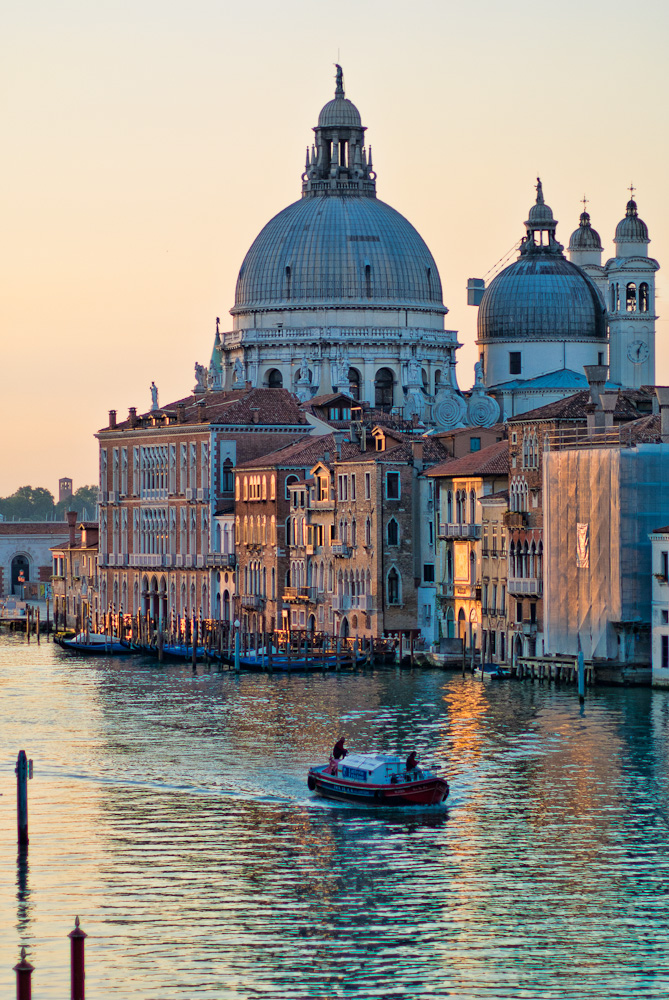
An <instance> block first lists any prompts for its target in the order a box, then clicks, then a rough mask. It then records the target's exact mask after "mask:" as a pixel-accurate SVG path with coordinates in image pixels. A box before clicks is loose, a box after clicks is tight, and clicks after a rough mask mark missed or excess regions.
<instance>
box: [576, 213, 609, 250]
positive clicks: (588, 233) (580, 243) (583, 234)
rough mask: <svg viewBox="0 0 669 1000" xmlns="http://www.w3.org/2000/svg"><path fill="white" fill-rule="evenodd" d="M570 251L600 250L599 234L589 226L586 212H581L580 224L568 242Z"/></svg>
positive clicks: (588, 216)
mask: <svg viewBox="0 0 669 1000" xmlns="http://www.w3.org/2000/svg"><path fill="white" fill-rule="evenodd" d="M569 249H570V250H602V249H603V247H602V241H601V239H600V238H599V233H598V232H597V230H596V229H593V228H592V226H591V225H590V215H589V213H588V212H581V224H580V225H579V227H578V229H575V230H574V232H573V233H572V234H571V238H570V240H569Z"/></svg>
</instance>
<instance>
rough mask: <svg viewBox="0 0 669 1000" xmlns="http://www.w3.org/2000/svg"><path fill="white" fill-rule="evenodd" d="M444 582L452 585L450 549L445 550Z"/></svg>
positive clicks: (451, 554)
mask: <svg viewBox="0 0 669 1000" xmlns="http://www.w3.org/2000/svg"><path fill="white" fill-rule="evenodd" d="M446 582H447V583H453V553H452V551H451V549H447V550H446Z"/></svg>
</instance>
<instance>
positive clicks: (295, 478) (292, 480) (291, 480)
mask: <svg viewBox="0 0 669 1000" xmlns="http://www.w3.org/2000/svg"><path fill="white" fill-rule="evenodd" d="M299 481H300V480H299V477H298V476H286V483H285V493H286V500H290V493H289V492H288V487H289V486H290V485H291V484H292V483H299Z"/></svg>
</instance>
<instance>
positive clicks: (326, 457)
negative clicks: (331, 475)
mask: <svg viewBox="0 0 669 1000" xmlns="http://www.w3.org/2000/svg"><path fill="white" fill-rule="evenodd" d="M323 461H324V462H325V464H326V465H327V464H328V462H329V461H330V452H329V451H324V452H323Z"/></svg>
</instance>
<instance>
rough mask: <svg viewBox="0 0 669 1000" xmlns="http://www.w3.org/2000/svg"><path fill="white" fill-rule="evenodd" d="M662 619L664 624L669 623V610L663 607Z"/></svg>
mask: <svg viewBox="0 0 669 1000" xmlns="http://www.w3.org/2000/svg"><path fill="white" fill-rule="evenodd" d="M660 621H661V622H662V624H663V625H669V611H667V609H666V608H663V609H662V611H660Z"/></svg>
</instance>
